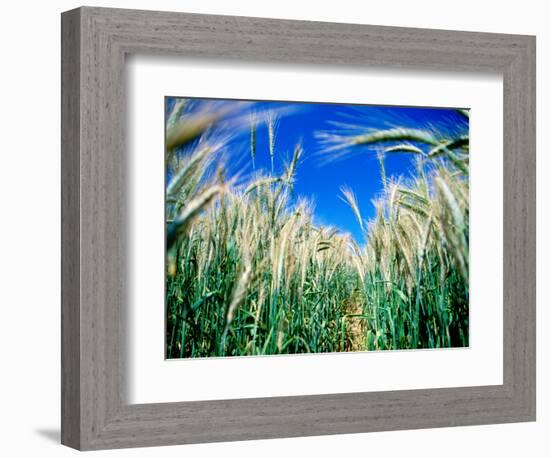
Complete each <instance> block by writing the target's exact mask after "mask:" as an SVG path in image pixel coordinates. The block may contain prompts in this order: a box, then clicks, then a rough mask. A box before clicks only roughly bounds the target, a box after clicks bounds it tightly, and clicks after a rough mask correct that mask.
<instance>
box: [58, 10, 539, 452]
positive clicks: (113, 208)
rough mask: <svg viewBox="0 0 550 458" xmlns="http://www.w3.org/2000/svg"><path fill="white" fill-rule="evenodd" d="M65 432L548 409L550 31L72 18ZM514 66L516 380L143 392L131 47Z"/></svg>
mask: <svg viewBox="0 0 550 458" xmlns="http://www.w3.org/2000/svg"><path fill="white" fill-rule="evenodd" d="M62 24H63V25H62V41H63V51H62V74H63V78H62V88H63V91H62V92H63V95H62V107H63V110H62V144H63V145H62V172H63V173H62V175H63V182H62V187H63V194H62V218H63V223H62V246H63V249H62V283H63V284H62V328H63V335H62V379H63V386H62V399H63V402H62V418H63V421H62V442H63V443H64V444H66V445H69V446H71V447H74V448H78V449H83V450H84V449H103V448H117V447H138V446H152V445H165V444H166V445H167V444H182V443H195V442H214V441H230V440H243V439H260V438H276V437H293V436H306V435H320V434H340V433H355V432H366V431H381V430H396V429H412V428H428V427H442V426H456V425H472V424H485V423H498V422H501V423H504V422H516V421H529V420H533V419H534V418H535V39H534V37H529V36H518V35H502V34H487V33H472V32H454V31H442V30H422V29H410V28H398V27H395V28H394V27H380V26H366V25H351V24H332V23H319V22H308V21H286V20H270V19H258V18H244V17H229V16H207V15H195V14H184V13H167V12H153V11H133V10H118V9H103V8H87V7H85V8H80V9H78V10H73V11H71V12H67V13H63V15H62ZM135 53H138V54H145V53H147V54H162V55H168V54H172V55H178V56H183V57H196V58H208V59H212V58H215V59H231V60H240V61H261V62H266V63H274V65H277V64H280V63H285V64H291V65H306V64H307V65H320V71H322V66H324V65H329V64H330V65H339V66H354V67H368V66H370V67H373V66H374V67H388V66H390V67H405V68H418V69H436V70H446V71H462V70H468V71H479V72H498V73H502V74H503V77H504V127H505V128H504V384H503V385H498V386H482V387H464V388H445V389H427V390H411V391H408V390H405V391H392V392H379V393H351V394H330V395H316V396H291V397H276V398H263V399H239V400H225V401H201V402H185V403H167V404H143V405H130V404H128V402H127V400H126V396H125V387H126V380H125V377H126V368H125V366H124V361H125V346H124V343H125V340H124V339H125V335H126V332H125V330H126V320H125V313H126V310H127V306H128V303H127V300H128V298H127V292H126V287H127V268H126V265H125V262H126V259H127V256H126V252H127V247H126V245H125V234H126V224H127V221H126V204H125V203H126V201H127V199H126V198H127V195H126V192H127V191H126V189H127V177H126V173H127V170H126V164H127V158H126V154H127V151H126V147H125V128H126V119H125V117H126V113H125V107H126V99H125V87H124V84H125V80H124V59H125V56H126V55H127V54H135Z"/></svg>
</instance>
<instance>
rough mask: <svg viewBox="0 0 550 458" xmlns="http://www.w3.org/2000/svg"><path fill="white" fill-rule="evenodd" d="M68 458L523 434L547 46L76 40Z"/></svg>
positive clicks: (66, 328)
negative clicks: (494, 427) (122, 451)
mask: <svg viewBox="0 0 550 458" xmlns="http://www.w3.org/2000/svg"><path fill="white" fill-rule="evenodd" d="M61 69H62V430H61V431H62V443H63V444H65V445H68V446H70V447H74V448H77V449H80V450H89V449H106V448H120V447H141V446H153V445H169V444H185V443H197V442H215V441H232V440H247V439H262V438H278V437H294V436H307V435H323V434H343V433H358V432H369V431H382V430H398V429H413V428H433V427H442V426H458V425H472V424H487V423H505V422H521V421H533V420H534V419H535V392H536V390H535V272H536V270H535V38H534V37H531V36H518V35H502V34H487V33H473V32H456V31H443V30H423V29H407V28H397V27H380V26H367V25H355V24H333V23H318V22H307V21H287V20H271V19H258V18H245V17H227V16H208V15H197V14H185V13H170V12H153V11H134V10H121V9H106V8H91V7H82V8H78V9H76V10H72V11H68V12H66V13H63V15H62V67H61Z"/></svg>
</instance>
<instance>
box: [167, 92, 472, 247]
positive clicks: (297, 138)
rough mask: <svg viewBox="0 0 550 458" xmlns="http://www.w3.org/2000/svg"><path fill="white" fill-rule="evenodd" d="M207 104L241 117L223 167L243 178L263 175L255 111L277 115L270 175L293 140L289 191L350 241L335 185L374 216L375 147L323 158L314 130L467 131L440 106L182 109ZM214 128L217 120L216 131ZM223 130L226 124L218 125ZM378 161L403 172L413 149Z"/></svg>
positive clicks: (264, 144)
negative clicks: (296, 157) (295, 156)
mask: <svg viewBox="0 0 550 458" xmlns="http://www.w3.org/2000/svg"><path fill="white" fill-rule="evenodd" d="M174 100H175V99H174V98H171V97H167V98H166V108H167V111H170V109H171V107H172V106H173V103H174ZM212 103H214V104H215V105H214V106H223V107H224V108H225V109H228V112H231V113H238V119H240V120H241V122H240V124H239V127H238V128H235V127H233V128H232V131H231V132H230V137H229V143H228V148H227V151H228V152H227V154H228V156H229V157H228V158H227V159H228V164H229V165H230V167H231V169H232V170H230V173H238V174H239V175H241V176H243V177H245V178H246V177H247V176H251V175H253V174H254V173H258V172H263V173H265V174H269V173H270V171H271V162H270V156H269V147H268V133H267V128H266V124H265V123H264V122H263V119H264V118H263V117H262V116H261V113H265V112H266V111H273V112H274V113H277V119H278V126H277V131H276V133H277V135H276V139H275V174H276V175H277V174H278V173H280V172H282V171H283V170H284V163H285V160H289V159H290V157H291V155H292V151H293V149H294V147H295V145H296V144H297V143H298V142H301V144H302V147H303V151H304V152H303V154H302V157H301V160H300V163H299V165H298V168H297V175H296V181H295V186H294V192H295V197H299V196H303V197H307V198H308V199H310V200H312V201H313V202H314V215H315V216H314V218H315V222H316V223H317V224H326V225H331V226H335V227H338V228H339V229H341V230H342V231H345V232H349V233H351V234H352V235H353V236H354V238H355V239H356V240H357V241H358V242H362V241H363V237H362V234H361V232H360V230H359V225H358V223H357V221H356V219H355V216H354V214H353V212H352V211H351V209H350V208H349V206H348V205H347V204H346V203H345V202H343V201H342V200H341V198H340V196H341V192H340V188H341V187H342V186H348V187H349V188H351V189H352V190H353V192H354V193H355V195H356V197H357V201H358V203H359V208H360V210H361V213H362V216H363V218H364V219H367V220H368V219H371V218H372V217H373V216H374V211H375V209H374V206H373V204H372V200H373V199H374V198H376V196H377V195H379V194H380V192H381V190H382V182H381V177H380V167H379V163H378V160H377V157H376V152H377V149H376V148H374V147H354V148H353V149H348V150H345V151H343V152H342V154H338V156H339V157H338V159H337V160H327V159H328V158H335V157H336V153H329V152H323V150H324V149H325V145H323V144H322V143H321V141H320V139H319V138H318V136H317V135H316V133H318V132H327V131H329V132H335V133H356V134H357V133H365V132H366V131H367V130H370V129H376V130H379V129H388V128H392V127H405V128H418V129H430V130H431V131H434V132H438V133H439V134H440V135H443V136H445V135H446V134H447V135H455V134H457V133H465V132H467V129H468V123H467V120H466V118H465V117H463V116H462V115H460V114H459V113H457V112H456V111H455V110H452V109H447V108H416V107H395V106H375V105H372V106H371V105H349V104H347V105H343V104H325V103H298V102H264V101H258V102H249V103H242V102H239V101H221V100H218V101H212V100H210V99H203V100H200V99H194V100H193V103H192V104H190V107H191V108H190V109H191V110H204V107H205V106H211V104H212ZM232 105H234V109H233V107H232ZM251 112H254V113H256V114H260V115H257V116H256V118H257V122H258V124H257V133H256V138H257V149H256V158H255V169H253V168H252V162H251V160H250V131H249V128H248V120H249V119H250V113H251ZM234 119H235V118H234ZM335 123H338V124H335ZM344 124H345V125H344ZM235 125H236V123H233V126H235ZM215 128H216V127H214V129H215ZM222 128H223V126H222V127H221V128H220V129H222ZM227 130H228V128H227V126H226V127H225V131H227ZM384 146H386V147H387V146H389V145H388V144H386V145H384ZM417 146H422V145H417ZM384 163H385V168H386V174H387V176H388V177H394V178H397V177H399V176H402V177H411V176H413V175H414V173H415V157H414V155H413V154H394V155H387V156H386V158H385V161H384Z"/></svg>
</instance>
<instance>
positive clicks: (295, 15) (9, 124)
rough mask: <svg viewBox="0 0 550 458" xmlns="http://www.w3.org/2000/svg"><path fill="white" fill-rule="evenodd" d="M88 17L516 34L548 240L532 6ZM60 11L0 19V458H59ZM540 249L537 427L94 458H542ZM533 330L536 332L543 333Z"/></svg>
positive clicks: (200, 0)
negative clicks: (527, 59)
mask: <svg viewBox="0 0 550 458" xmlns="http://www.w3.org/2000/svg"><path fill="white" fill-rule="evenodd" d="M94 3H95V4H96V5H101V6H119V7H127V8H143V9H153V8H154V9H165V10H174V11H178V10H179V11H189V12H200V13H218V14H232V15H248V16H265V17H273V18H289V19H316V20H324V21H338V22H359V23H370V24H381V25H399V26H416V27H432V28H446V29H461V30H472V31H488V32H503V33H504V32H506V33H526V34H536V35H537V36H538V42H537V47H538V56H539V58H538V62H537V79H538V97H537V105H538V121H537V124H538V135H537V137H538V151H539V155H538V163H537V166H538V185H537V186H538V202H539V205H538V218H537V220H538V234H539V235H542V234H544V233H545V232H548V230H549V228H548V214H547V213H544V212H543V211H542V204H543V202H544V201H546V202H548V199H549V198H550V193H549V186H550V185H549V180H548V179H544V178H545V177H547V176H548V174H549V172H550V170H549V166H548V164H549V160H548V157H547V155H546V154H544V153H545V152H547V151H548V149H549V147H550V143H549V141H548V140H547V137H544V132H543V127H544V126H548V124H549V123H550V112H549V109H550V105H549V98H548V97H549V93H548V85H547V83H545V81H548V80H549V78H550V75H549V70H550V54H549V52H548V51H549V46H550V30H548V27H547V16H548V15H547V13H546V12H545V11H544V2H540V1H537V0H524V1H522V2H521V3H519V2H516V1H514V2H511V1H501V2H479V1H473V0H463V1H461V2H453V3H448V4H445V6H444V8H442V4H441V2H440V1H421V0H417V1H415V2H410V1H405V0H400V1H388V2H376V3H372V2H368V3H367V2H357V1H353V0H339V1H338V2H321V1H319V0H316V1H315V0H311V1H306V0H302V1H301V2H297V1H296V0H294V1H290V0H289V1H286V0H278V1H277V2H258V1H257V0H256V1H253V0H249V1H246V0H232V1H231V2H228V1H227V0H188V1H186V2H182V1H165V0H157V1H155V2H152V1H138V0H133V1H119V2H113V1H110V2H109V1H99V0H97V1H95V2H94ZM75 6H78V3H75V2H72V1H55V2H38V1H27V2H19V3H15V2H11V3H8V4H6V5H4V7H3V10H2V16H1V18H0V34H1V36H0V38H1V40H0V43H1V47H2V49H1V50H2V54H1V55H2V71H1V72H0V79H1V80H0V83H1V84H0V91H1V98H0V102H1V103H0V116H1V118H0V121H1V124H0V125H1V126H2V128H1V132H2V136H1V137H0V142H1V143H0V144H1V147H0V164H1V165H0V174H1V175H0V196H1V197H0V198H1V201H0V203H1V207H0V208H1V210H2V225H1V226H0V232H1V234H0V263H1V264H0V266H1V267H0V268H1V272H0V279H1V281H0V298H1V300H0V310H1V318H0V326H1V328H0V349H1V351H2V354H1V356H2V363H3V367H2V377H1V378H0V380H1V381H0V406H1V409H2V412H1V415H0V421H1V422H2V424H1V425H0V426H1V430H2V432H3V434H2V441H1V442H0V451H1V452H2V454H3V455H5V456H33V455H39V454H40V456H46V457H48V456H69V455H75V453H76V452H73V451H72V450H69V449H66V448H63V447H61V446H59V445H58V444H57V442H58V437H59V430H58V425H59V417H60V413H59V372H60V366H59V352H60V348H59V340H60V338H59V312H60V305H59V301H60V286H59V284H60V275H59V271H60V258H59V252H60V242H59V232H60V224H59V216H60V209H59V208H60V204H59V194H60V186H59V182H60V176H59V168H60V161H59V119H60V116H59V24H60V19H59V13H60V12H61V11H62V10H66V9H70V8H73V7H75ZM547 240H548V239H547V238H546V240H545V238H544V237H543V236H539V237H538V248H539V249H538V252H539V254H538V260H537V262H538V285H539V287H538V303H539V307H538V312H537V329H538V339H537V340H538V351H537V356H538V367H539V370H538V388H539V389H538V398H537V404H538V421H537V422H536V423H525V424H510V425H489V426H474V427H461V428H443V429H437V430H417V431H404V432H391V433H373V434H355V435H344V436H330V437H315V438H298V439H280V440H269V441H250V442H239V443H222V444H212V445H210V444H207V445H193V446H184V447H168V448H155V449H140V450H123V451H107V452H100V453H98V455H99V456H151V457H157V456H161V457H162V456H181V455H182V454H186V456H188V457H194V456H197V457H198V456H207V457H209V456H211V457H214V456H220V455H223V456H224V457H226V458H229V457H233V456H235V457H237V456H238V457H239V458H242V457H247V456H250V457H252V456H254V457H257V456H273V457H275V456H277V457H280V456H281V455H289V456H299V455H302V454H307V455H313V456H318V457H324V456H326V457H334V456H345V455H346V454H354V455H357V454H361V455H364V456H382V455H384V456H405V455H406V456H407V457H411V458H412V457H416V456H418V457H423V458H426V457H432V456H433V457H435V456H437V457H440V456H442V455H444V456H446V457H461V458H464V457H465V456H477V455H479V454H490V455H491V456H499V457H515V456H535V457H537V456H541V457H542V456H547V455H548V449H550V445H549V440H548V432H549V428H550V420H549V419H548V418H549V417H548V415H549V414H550V401H549V399H550V398H549V397H548V395H547V389H546V390H545V388H544V385H545V382H546V385H547V384H548V382H547V379H548V375H549V373H550V372H549V371H550V365H549V361H548V356H547V355H548V351H547V350H546V348H545V347H548V344H549V341H548V332H547V330H548V329H549V327H550V326H549V325H550V322H549V315H548V313H545V310H543V305H544V304H545V303H548V300H549V297H548V287H546V288H545V285H544V283H545V280H546V278H547V277H548V268H547V265H545V264H546V263H545V258H546V256H547V255H548V254H549V253H548V241H547ZM543 330H545V332H544V333H543Z"/></svg>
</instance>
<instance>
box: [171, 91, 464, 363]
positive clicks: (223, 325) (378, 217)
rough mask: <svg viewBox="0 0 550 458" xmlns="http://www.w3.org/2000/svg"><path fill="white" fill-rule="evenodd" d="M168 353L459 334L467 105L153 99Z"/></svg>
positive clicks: (457, 339)
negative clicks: (160, 140)
mask: <svg viewBox="0 0 550 458" xmlns="http://www.w3.org/2000/svg"><path fill="white" fill-rule="evenodd" d="M165 129H166V130H165V178H166V180H165V183H166V184H165V211H166V213H165V225H166V231H165V234H166V240H165V241H166V246H165V249H166V258H165V259H166V272H165V279H166V284H165V295H166V297H165V312H166V316H165V351H166V358H168V359H174V358H205V357H236V356H260V355H291V354H304V353H332V352H354V351H380V350H409V349H438V348H455V347H467V346H468V345H469V110H468V109H464V108H433V107H405V106H379V105H357V104H335V103H317V102H315V103H310V102H287V101H284V102H283V101H251V100H222V99H208V98H203V99H201V98H186V97H166V98H165Z"/></svg>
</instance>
